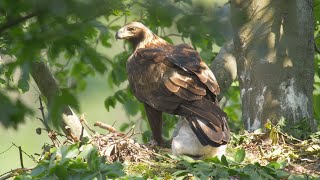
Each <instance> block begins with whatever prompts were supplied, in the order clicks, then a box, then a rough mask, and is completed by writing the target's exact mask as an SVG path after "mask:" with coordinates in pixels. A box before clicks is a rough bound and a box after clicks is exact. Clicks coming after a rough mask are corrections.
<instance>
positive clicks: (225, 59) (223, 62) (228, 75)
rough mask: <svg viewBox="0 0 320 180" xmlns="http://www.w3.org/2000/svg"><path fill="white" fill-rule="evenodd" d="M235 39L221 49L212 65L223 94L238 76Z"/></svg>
mask: <svg viewBox="0 0 320 180" xmlns="http://www.w3.org/2000/svg"><path fill="white" fill-rule="evenodd" d="M233 53H234V46H233V40H232V39H231V40H229V41H228V42H226V43H225V44H224V46H223V47H222V48H221V49H220V52H219V54H218V55H217V56H216V58H215V59H214V61H213V63H212V64H211V65H210V69H211V70H212V72H213V73H214V75H215V76H216V78H217V81H218V84H219V86H220V88H221V92H222V93H221V94H222V95H223V94H224V93H225V92H226V91H227V90H228V89H229V87H230V86H231V84H232V82H233V81H234V80H235V79H236V77H237V63H236V58H235V56H234V54H233Z"/></svg>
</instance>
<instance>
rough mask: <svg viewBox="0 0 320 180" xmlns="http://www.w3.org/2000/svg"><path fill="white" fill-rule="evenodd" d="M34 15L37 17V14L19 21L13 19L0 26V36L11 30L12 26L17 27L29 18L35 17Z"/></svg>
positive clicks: (21, 18)
mask: <svg viewBox="0 0 320 180" xmlns="http://www.w3.org/2000/svg"><path fill="white" fill-rule="evenodd" d="M36 15H37V13H30V14H28V15H26V16H23V17H20V18H19V19H14V20H10V21H7V22H6V23H5V24H3V25H1V26H0V34H1V33H2V32H3V31H5V30H7V29H10V28H12V27H13V26H16V25H18V24H20V23H22V22H24V21H26V20H28V19H31V18H33V17H35V16H36Z"/></svg>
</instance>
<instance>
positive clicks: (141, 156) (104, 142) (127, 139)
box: [91, 122, 157, 162]
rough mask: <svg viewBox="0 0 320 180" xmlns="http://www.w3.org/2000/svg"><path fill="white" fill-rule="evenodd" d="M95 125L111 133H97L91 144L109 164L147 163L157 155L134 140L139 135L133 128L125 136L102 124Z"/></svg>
mask: <svg viewBox="0 0 320 180" xmlns="http://www.w3.org/2000/svg"><path fill="white" fill-rule="evenodd" d="M94 125H95V126H98V127H100V128H102V129H106V130H108V131H109V133H107V134H98V133H95V135H94V136H93V137H92V139H91V143H92V144H93V145H95V146H96V147H97V148H98V150H99V152H100V154H101V155H102V156H104V157H106V159H107V160H108V161H109V162H114V161H121V162H124V161H130V162H145V161H149V160H152V159H154V157H155V156H156V155H157V153H155V151H154V150H153V149H151V148H149V147H147V146H146V145H143V144H139V143H137V142H135V140H133V139H132V137H133V136H134V135H135V134H137V133H135V132H134V129H133V128H131V129H130V130H129V132H128V133H126V134H124V133H121V132H118V131H117V130H116V129H115V128H114V127H112V126H110V125H107V124H104V123H102V122H96V123H95V124H94Z"/></svg>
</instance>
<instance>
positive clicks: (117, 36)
mask: <svg viewBox="0 0 320 180" xmlns="http://www.w3.org/2000/svg"><path fill="white" fill-rule="evenodd" d="M115 37H116V39H121V33H120V30H119V31H118V32H117V33H116V36H115Z"/></svg>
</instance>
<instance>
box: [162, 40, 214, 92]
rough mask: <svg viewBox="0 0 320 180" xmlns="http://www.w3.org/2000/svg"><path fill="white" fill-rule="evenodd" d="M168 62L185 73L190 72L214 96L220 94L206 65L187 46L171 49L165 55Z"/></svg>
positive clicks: (194, 51)
mask: <svg viewBox="0 0 320 180" xmlns="http://www.w3.org/2000/svg"><path fill="white" fill-rule="evenodd" d="M167 56H168V60H169V61H170V62H171V63H173V64H175V65H177V66H179V67H180V68H181V69H183V70H185V71H191V72H192V73H194V74H195V75H197V77H198V78H199V80H200V81H201V82H202V83H203V84H205V85H206V86H207V87H208V89H209V90H210V91H211V92H212V93H214V94H215V95H216V94H219V93H220V88H219V85H218V83H217V80H216V78H215V76H214V75H213V73H212V71H211V70H210V69H209V67H208V66H207V64H206V63H205V62H204V61H203V60H202V59H201V57H200V55H199V53H198V52H197V51H196V50H195V49H193V48H192V47H191V46H189V45H188V44H180V45H177V46H175V47H174V48H173V50H172V51H171V53H170V54H168V55H167Z"/></svg>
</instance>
